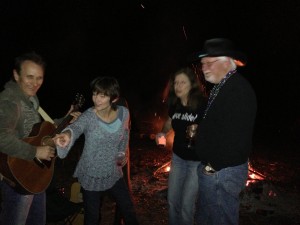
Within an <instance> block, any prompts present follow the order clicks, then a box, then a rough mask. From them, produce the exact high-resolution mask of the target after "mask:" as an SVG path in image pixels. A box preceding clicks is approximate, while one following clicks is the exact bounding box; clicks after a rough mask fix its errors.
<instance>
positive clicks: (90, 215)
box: [82, 188, 102, 225]
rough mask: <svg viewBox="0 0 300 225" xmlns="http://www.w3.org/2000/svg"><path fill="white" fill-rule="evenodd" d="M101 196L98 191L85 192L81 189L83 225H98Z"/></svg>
mask: <svg viewBox="0 0 300 225" xmlns="http://www.w3.org/2000/svg"><path fill="white" fill-rule="evenodd" d="M101 194H102V192H100V191H87V190H85V189H84V188H82V198H83V208H84V225H99V224H100V220H101V216H100V208H101V207H100V206H101Z"/></svg>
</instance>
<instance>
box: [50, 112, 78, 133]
mask: <svg viewBox="0 0 300 225" xmlns="http://www.w3.org/2000/svg"><path fill="white" fill-rule="evenodd" d="M72 119H73V116H71V115H70V114H69V115H67V116H66V117H65V118H64V119H63V121H62V122H61V123H60V124H59V125H58V126H57V128H56V129H55V132H54V134H53V136H54V135H55V134H59V133H61V132H62V130H63V129H64V128H65V127H66V126H68V124H69V122H70V121H71V120H72Z"/></svg>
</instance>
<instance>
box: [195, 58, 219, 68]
mask: <svg viewBox="0 0 300 225" xmlns="http://www.w3.org/2000/svg"><path fill="white" fill-rule="evenodd" d="M219 60H220V59H217V60H215V61H212V62H204V63H203V62H201V63H200V65H201V66H202V67H203V66H207V67H211V66H212V65H213V64H214V63H215V62H217V61H219Z"/></svg>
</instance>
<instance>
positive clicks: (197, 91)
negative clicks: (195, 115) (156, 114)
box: [168, 67, 205, 110]
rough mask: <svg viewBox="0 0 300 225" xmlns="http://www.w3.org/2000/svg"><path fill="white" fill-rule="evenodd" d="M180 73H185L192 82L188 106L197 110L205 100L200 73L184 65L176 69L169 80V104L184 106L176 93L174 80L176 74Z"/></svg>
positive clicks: (176, 106) (177, 106)
mask: <svg viewBox="0 0 300 225" xmlns="http://www.w3.org/2000/svg"><path fill="white" fill-rule="evenodd" d="M179 74H185V75H186V76H187V77H188V79H189V80H190V82H191V90H190V92H189V95H188V102H187V107H189V108H190V109H191V110H196V109H197V108H198V106H199V105H200V104H202V103H203V102H204V101H205V98H204V95H203V92H202V88H201V87H202V86H201V84H200V81H199V78H198V75H197V74H196V73H195V72H194V71H193V70H192V69H191V68H189V67H184V68H181V69H179V70H178V71H176V72H175V73H174V74H173V75H172V77H171V78H170V80H169V87H170V89H169V95H168V104H169V106H175V108H179V107H181V106H182V103H181V101H180V99H179V98H178V97H177V96H176V94H175V89H174V81H175V78H176V76H178V75H179Z"/></svg>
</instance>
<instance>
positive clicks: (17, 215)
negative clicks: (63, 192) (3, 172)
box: [0, 182, 46, 225]
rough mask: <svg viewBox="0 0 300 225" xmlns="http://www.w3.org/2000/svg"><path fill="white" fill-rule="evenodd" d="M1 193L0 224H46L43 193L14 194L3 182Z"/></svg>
mask: <svg viewBox="0 0 300 225" xmlns="http://www.w3.org/2000/svg"><path fill="white" fill-rule="evenodd" d="M1 192H2V210H1V215H0V224H5V225H25V224H27V225H28V224H30V225H40V224H46V207H45V204H46V203H45V202H46V196H45V193H41V194H37V195H22V194H19V193H18V192H15V191H14V189H13V188H11V187H10V186H9V185H7V184H6V183H5V182H3V183H2V185H1ZM31 207H32V209H31Z"/></svg>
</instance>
